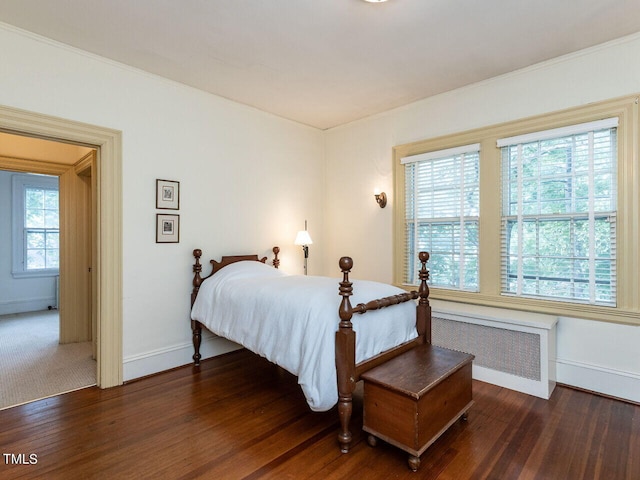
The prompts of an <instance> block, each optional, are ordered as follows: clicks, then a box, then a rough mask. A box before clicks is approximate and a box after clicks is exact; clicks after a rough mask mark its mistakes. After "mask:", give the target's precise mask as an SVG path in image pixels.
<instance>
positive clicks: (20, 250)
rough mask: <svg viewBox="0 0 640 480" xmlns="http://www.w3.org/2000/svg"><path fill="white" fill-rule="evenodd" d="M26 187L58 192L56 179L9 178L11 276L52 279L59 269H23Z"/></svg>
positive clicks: (28, 176) (50, 177) (34, 175)
mask: <svg viewBox="0 0 640 480" xmlns="http://www.w3.org/2000/svg"><path fill="white" fill-rule="evenodd" d="M27 187H34V188H44V189H48V190H53V189H55V190H58V192H59V191H60V186H59V179H58V177H55V176H51V175H37V174H15V175H12V177H11V243H12V246H11V254H12V255H11V256H12V260H11V262H12V263H11V275H12V276H13V278H35V277H54V276H56V275H59V274H60V269H59V268H42V269H37V270H26V269H25V267H24V258H25V251H24V249H25V239H24V208H25V205H24V191H25V188H27Z"/></svg>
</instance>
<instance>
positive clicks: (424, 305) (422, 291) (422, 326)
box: [416, 252, 431, 343]
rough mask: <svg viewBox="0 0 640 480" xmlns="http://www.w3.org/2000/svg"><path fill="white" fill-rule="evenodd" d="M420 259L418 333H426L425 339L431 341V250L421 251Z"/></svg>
mask: <svg viewBox="0 0 640 480" xmlns="http://www.w3.org/2000/svg"><path fill="white" fill-rule="evenodd" d="M418 259H419V260H420V263H421V264H422V266H421V267H420V271H419V272H418V277H419V278H420V288H419V289H418V295H420V300H419V301H418V307H417V308H418V313H417V318H416V321H417V325H416V326H417V327H418V334H419V335H421V336H422V335H424V339H425V341H426V342H427V343H431V306H430V305H429V285H428V284H427V280H429V270H428V269H427V262H428V261H429V252H420V253H419V254H418Z"/></svg>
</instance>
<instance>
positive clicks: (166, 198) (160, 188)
mask: <svg viewBox="0 0 640 480" xmlns="http://www.w3.org/2000/svg"><path fill="white" fill-rule="evenodd" d="M156 208H162V209H166V210H179V209H180V182H174V181H172V180H160V179H157V180H156Z"/></svg>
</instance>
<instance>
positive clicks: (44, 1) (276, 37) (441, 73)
mask: <svg viewBox="0 0 640 480" xmlns="http://www.w3.org/2000/svg"><path fill="white" fill-rule="evenodd" d="M0 21H2V22H5V23H8V24H11V25H14V26H17V27H20V28H23V29H25V30H29V31H31V32H35V33H38V34H40V35H43V36H45V37H49V38H52V39H54V40H57V41H59V42H62V43H65V44H68V45H72V46H74V47H77V48H80V49H83V50H86V51H89V52H92V53H95V54H98V55H101V56H104V57H107V58H110V59H113V60H116V61H119V62H122V63H125V64H128V65H130V66H133V67H137V68H139V69H142V70H146V71H148V72H152V73H155V74H158V75H161V76H164V77H167V78H170V79H172V80H176V81H178V82H181V83H184V84H187V85H191V86H193V87H196V88H199V89H202V90H205V91H209V92H212V93H214V94H216V95H220V96H222V97H226V98H229V99H232V100H235V101H237V102H240V103H244V104H247V105H251V106H253V107H256V108H258V109H261V110H264V111H267V112H271V113H273V114H276V115H279V116H282V117H285V118H289V119H291V120H295V121H297V122H301V123H304V124H307V125H312V126H314V127H317V128H321V129H326V128H331V127H334V126H337V125H341V124H344V123H347V122H350V121H353V120H356V119H359V118H363V117H366V116H369V115H373V114H376V113H379V112H383V111H386V110H389V109H391V108H394V107H398V106H402V105H406V104H408V103H411V102H414V101H416V100H419V99H422V98H426V97H429V96H431V95H435V94H438V93H441V92H445V91H448V90H452V89H455V88H457V87H461V86H464V85H468V84H471V83H474V82H478V81H481V80H484V79H487V78H491V77H494V76H497V75H500V74H504V73H507V72H510V71H513V70H517V69H519V68H522V67H525V66H528V65H532V64H535V63H538V62H541V61H544V60H548V59H551V58H554V57H558V56H560V55H564V54H567V53H571V52H574V51H577V50H580V49H583V48H586V47H590V46H593V45H597V44H599V43H603V42H606V41H609V40H613V39H616V38H620V37H623V36H626V35H629V34H632V33H636V32H639V31H640V0H528V1H525V0H389V1H388V2H387V3H377V4H376V3H373V4H372V3H366V2H364V1H362V0H0Z"/></svg>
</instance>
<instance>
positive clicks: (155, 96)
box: [0, 24, 640, 401]
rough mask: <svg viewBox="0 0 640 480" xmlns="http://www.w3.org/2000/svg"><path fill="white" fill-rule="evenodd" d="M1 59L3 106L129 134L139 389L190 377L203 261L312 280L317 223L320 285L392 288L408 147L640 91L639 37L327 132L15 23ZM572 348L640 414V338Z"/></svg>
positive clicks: (4, 35)
mask: <svg viewBox="0 0 640 480" xmlns="http://www.w3.org/2000/svg"><path fill="white" fill-rule="evenodd" d="M0 51H2V74H1V75H0V104H2V105H7V106H11V107H16V108H22V109H25V110H29V111H33V112H40V113H43V114H47V115H54V116H58V117H63V118H67V119H71V120H76V121H81V122H87V123H90V124H94V125H98V126H103V127H109V128H114V129H118V130H121V131H122V132H123V201H124V219H123V230H124V234H123V236H124V238H123V250H124V259H123V261H124V264H123V277H124V278H123V281H124V299H123V300H124V302H123V303H124V312H123V313H124V338H123V341H124V364H125V365H124V367H125V368H124V374H125V379H129V378H134V377H136V376H140V375H145V374H148V373H153V372H156V371H160V370H163V369H166V368H170V367H173V366H176V365H180V364H183V363H187V362H189V359H190V355H191V347H190V342H191V335H190V330H189V324H188V317H189V292H190V280H191V268H190V265H191V262H192V260H191V251H192V250H193V249H194V248H202V249H203V250H204V253H205V256H207V255H212V256H216V257H217V256H219V255H223V254H233V253H246V252H258V253H261V254H268V253H269V251H270V247H271V246H272V245H275V244H278V245H279V246H280V247H281V248H282V264H281V265H282V268H283V269H284V270H286V271H291V272H301V271H302V254H301V252H300V251H299V247H295V246H293V245H292V242H293V238H294V237H295V232H296V231H297V230H298V229H299V228H301V226H302V224H303V221H304V219H308V220H309V230H310V231H311V234H312V236H313V239H314V244H313V246H312V252H311V257H310V263H309V270H310V273H312V274H327V275H337V274H338V269H337V259H338V258H339V257H340V256H342V255H351V256H353V257H354V262H355V266H354V275H355V276H357V277H360V278H369V279H373V280H380V281H385V282H389V281H391V279H392V274H391V271H392V268H391V261H392V260H391V259H392V208H390V207H389V206H388V207H387V208H386V209H384V210H381V209H380V208H379V207H378V206H377V204H376V203H375V201H374V199H373V189H374V187H376V186H378V187H380V188H382V189H383V190H385V191H386V192H387V193H389V194H392V164H391V149H392V147H393V146H394V145H399V144H403V143H408V142H412V141H416V140H421V139H426V138H431V137H435V136H438V135H442V134H447V133H453V132H459V131H464V130H468V129H471V128H475V127H481V126H486V125H491V124H495V123H499V122H503V121H508V120H514V119H518V118H523V117H527V116H531V115H535V114H540V113H544V112H549V111H553V110H559V109H563V108H567V107H571V106H576V105H582V104H585V103H589V102H593V101H598V100H603V99H608V98H613V97H617V96H621V95H626V94H630V93H636V92H640V63H639V62H637V59H638V58H639V57H640V37H633V38H629V39H627V40H626V41H623V42H618V43H614V44H610V45H606V46H601V47H599V48H595V49H591V50H589V51H585V52H581V53H579V54H576V55H572V56H569V57H566V58H561V59H558V60H556V61H553V62H548V63H545V64H543V65H539V66H535V67H532V68H529V69H526V70H523V71H520V72H516V73H513V74H510V75H506V76H503V77H499V78H496V79H492V80H490V81H486V82H482V83H479V84H476V85H471V86H469V87H466V88H462V89H459V90H456V91H454V92H450V93H447V94H444V95H439V96H436V97H432V98H429V99H426V100H424V101H421V102H416V103H414V104H411V105H409V106H407V107H404V108H401V109H397V110H393V111H390V112H387V113H385V114H383V115H378V116H375V117H371V118H368V119H365V120H362V121H359V122H354V123H352V124H350V125H346V126H344V127H340V128H335V129H332V130H330V131H327V132H321V131H318V130H315V129H312V128H309V127H305V126H302V125H299V124H296V123H293V122H289V121H286V120H282V119H280V118H277V117H274V116H272V115H269V114H266V113H262V112H259V111H257V110H255V109H252V108H249V107H246V106H242V105H239V104H236V103H233V102H230V101H228V100H225V99H222V98H219V97H215V96H212V95H208V94H205V93H203V92H200V91H197V90H194V89H191V88H188V87H185V86H183V85H180V84H177V83H174V82H170V81H166V80H163V79H161V78H158V77H155V76H153V75H149V74H146V73H143V72H140V71H137V70H134V69H131V68H128V67H125V66H122V65H119V64H116V63H113V62H109V61H107V60H104V59H100V58H97V57H95V56H92V55H89V54H85V53H83V52H80V51H77V50H74V49H71V48H68V47H64V46H60V45H58V44H55V43H53V42H49V41H48V40H45V39H42V38H40V37H35V36H31V35H29V34H26V33H24V32H22V31H20V30H17V29H14V28H13V27H9V26H3V25H1V24H0ZM156 178H163V179H170V180H178V181H180V186H181V207H180V211H179V212H178V213H179V214H180V216H181V232H180V243H179V244H177V245H175V244H156V243H155V236H154V232H155V225H154V222H155V214H156V212H157V210H156V209H155V199H154V195H155V192H154V190H155V179H156ZM390 206H391V205H390ZM558 337H559V338H558V357H559V361H560V362H561V364H562V365H561V366H559V369H558V380H559V381H560V382H564V383H569V384H574V385H578V386H581V387H584V388H593V389H594V390H598V391H603V392H605V393H609V394H612V395H616V396H621V397H627V398H635V399H636V400H638V401H640V398H638V395H639V394H638V392H640V388H638V385H639V384H640V360H639V357H638V355H639V354H638V353H636V352H638V351H639V349H637V348H636V346H637V345H638V344H640V328H638V327H628V326H620V325H615V324H608V323H603V322H592V321H582V320H574V319H565V318H562V319H561V320H560V324H559V327H558ZM603 345H606V346H607V347H606V348H603ZM216 348H218V350H217V351H222V350H223V349H224V348H227V347H225V346H223V345H220V346H217V345H215V344H213V342H209V348H208V350H207V348H206V347H205V352H208V353H212V352H213V351H214V350H215V349H216ZM565 367H567V368H565ZM584 369H586V371H587V372H588V374H587V375H578V374H577V373H576V371H577V370H580V371H581V372H582V371H583V370H584ZM629 386H631V387H629Z"/></svg>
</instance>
